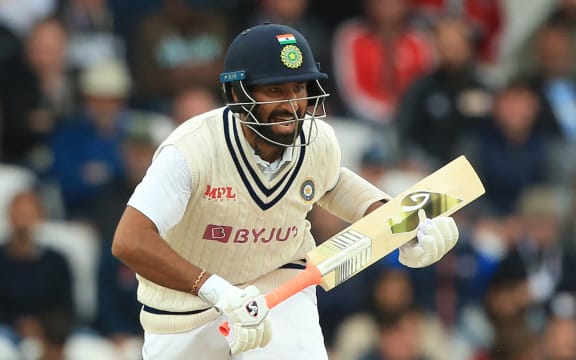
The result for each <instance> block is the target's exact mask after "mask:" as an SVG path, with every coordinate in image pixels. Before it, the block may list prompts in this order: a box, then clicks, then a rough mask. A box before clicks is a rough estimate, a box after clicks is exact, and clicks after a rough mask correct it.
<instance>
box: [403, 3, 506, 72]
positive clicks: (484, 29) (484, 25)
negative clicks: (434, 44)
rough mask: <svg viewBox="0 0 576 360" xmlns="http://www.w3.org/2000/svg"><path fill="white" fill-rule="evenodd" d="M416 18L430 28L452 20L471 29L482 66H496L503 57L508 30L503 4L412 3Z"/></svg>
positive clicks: (473, 44) (474, 46)
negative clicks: (449, 18)
mask: <svg viewBox="0 0 576 360" xmlns="http://www.w3.org/2000/svg"><path fill="white" fill-rule="evenodd" d="M411 3H412V6H414V9H415V10H414V12H415V14H416V16H417V17H418V18H419V19H420V21H423V22H424V23H425V24H427V25H428V26H434V25H433V24H435V23H437V22H438V21H439V20H440V19H442V18H444V17H446V16H450V17H455V18H459V19H461V20H462V21H463V22H464V23H465V24H466V25H467V27H469V28H470V29H471V31H470V32H471V40H472V46H473V49H474V53H475V54H477V55H476V59H477V60H478V62H479V63H480V64H494V63H495V62H496V61H497V60H498V58H499V55H500V40H501V35H502V32H503V30H504V28H505V25H506V24H505V19H504V10H505V9H504V8H503V6H502V2H501V1H499V0H456V1H453V0H411Z"/></svg>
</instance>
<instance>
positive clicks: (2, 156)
mask: <svg viewBox="0 0 576 360" xmlns="http://www.w3.org/2000/svg"><path fill="white" fill-rule="evenodd" d="M2 4H5V3H4V2H3V3H2ZM0 46H1V47H2V49H3V51H2V56H1V57H0V79H2V81H0V161H2V162H6V163H11V164H17V165H24V164H25V163H26V161H27V155H28V154H29V153H30V151H31V149H32V148H33V147H34V146H35V145H36V144H37V142H38V136H37V134H35V133H34V132H33V131H32V129H31V128H30V126H29V124H30V122H31V119H32V117H33V113H34V109H36V108H37V107H38V105H39V103H40V100H39V99H40V91H39V89H38V86H37V83H36V81H35V79H34V75H33V73H32V70H31V69H30V66H29V64H28V62H27V61H26V56H25V51H24V44H23V42H22V39H21V38H20V37H18V36H17V35H16V34H15V33H14V32H13V31H12V30H10V29H9V28H8V27H6V26H4V25H2V24H0Z"/></svg>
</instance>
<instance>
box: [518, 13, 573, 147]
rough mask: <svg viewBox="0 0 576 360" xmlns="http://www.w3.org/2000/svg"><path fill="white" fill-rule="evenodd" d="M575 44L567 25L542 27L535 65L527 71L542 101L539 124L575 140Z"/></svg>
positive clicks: (536, 43)
mask: <svg viewBox="0 0 576 360" xmlns="http://www.w3.org/2000/svg"><path fill="white" fill-rule="evenodd" d="M575 48H576V47H575V46H574V42H573V38H572V37H571V35H570V33H569V32H568V29H567V28H566V27H565V26H563V25H560V24H550V25H546V26H544V27H542V28H541V29H540V30H539V31H538V32H537V36H536V39H535V43H534V56H535V58H536V62H535V67H534V68H533V69H532V71H530V72H528V74H527V75H528V76H529V78H530V81H531V84H532V86H533V87H534V89H535V91H536V92H537V94H538V95H539V97H540V99H541V103H542V106H541V109H540V118H539V120H540V122H539V124H538V126H539V127H540V128H541V129H542V130H543V131H546V132H547V133H551V134H553V135H557V136H558V137H559V138H560V139H564V140H565V141H571V142H576V105H575V104H576V78H575V77H574V76H575V73H574V71H573V69H572V68H573V66H574V64H573V62H574V58H573V57H571V54H572V53H574V52H575V51H576V50H575Z"/></svg>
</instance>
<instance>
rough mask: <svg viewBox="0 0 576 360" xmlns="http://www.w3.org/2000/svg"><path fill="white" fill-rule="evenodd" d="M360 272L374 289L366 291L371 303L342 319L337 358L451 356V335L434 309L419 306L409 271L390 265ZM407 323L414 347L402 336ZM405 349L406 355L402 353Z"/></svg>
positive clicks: (455, 350) (339, 329)
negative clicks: (417, 306)
mask: <svg viewBox="0 0 576 360" xmlns="http://www.w3.org/2000/svg"><path fill="white" fill-rule="evenodd" d="M367 275H368V276H367ZM360 276H363V277H364V284H365V287H367V288H369V289H370V293H369V294H366V295H367V298H368V302H367V306H366V307H365V308H364V310H363V311H361V312H358V313H356V314H354V315H352V316H350V317H348V318H346V319H344V320H341V322H340V326H339V327H338V329H337V335H338V336H337V342H336V343H335V351H334V356H335V359H342V360H350V359H362V360H364V359H420V358H426V359H445V358H446V357H447V354H446V350H445V347H446V346H447V345H448V341H449V337H447V334H446V333H445V332H444V328H443V327H442V325H441V323H440V322H439V319H438V318H437V317H436V316H435V315H434V314H433V313H426V312H422V311H420V310H418V309H417V308H416V305H415V298H414V296H415V294H414V286H413V284H412V283H411V281H410V275H409V273H408V272H406V271H404V270H403V269H399V268H398V269H396V268H393V267H386V268H380V270H378V271H373V272H371V273H370V274H365V273H363V274H361V275H360ZM368 284H373V285H368ZM357 295H358V294H357ZM413 325H414V327H412V326H413ZM404 326H406V327H410V328H411V331H409V332H411V340H410V341H411V342H412V343H411V346H408V347H411V348H410V349H408V348H406V345H407V344H406V343H404V341H405V339H404V338H403V336H399V335H400V334H401V332H402V331H401V328H403V327H404ZM405 330H408V329H405ZM392 334H395V335H392ZM392 338H395V339H396V341H395V344H391V343H390V340H392ZM400 342H402V345H401V344H400ZM452 351H453V354H454V353H457V351H458V350H457V349H456V348H454V347H452ZM403 352H405V353H404V356H406V357H402V356H401V353H403ZM409 354H410V355H409Z"/></svg>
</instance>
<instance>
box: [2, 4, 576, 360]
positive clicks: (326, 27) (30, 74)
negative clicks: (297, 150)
mask: <svg viewBox="0 0 576 360" xmlns="http://www.w3.org/2000/svg"><path fill="white" fill-rule="evenodd" d="M264 21H272V22H278V23H283V24H287V25H290V26H293V27H294V28H296V29H298V30H300V32H301V33H302V34H303V35H304V36H305V37H306V38H307V39H308V41H309V42H310V44H311V46H312V48H313V50H314V53H315V56H316V60H317V61H318V62H319V63H320V66H321V67H322V70H323V71H324V72H327V73H328V74H329V75H330V79H329V80H328V82H327V83H326V84H324V85H325V88H326V90H327V91H328V92H329V93H330V94H331V97H330V98H329V100H328V114H329V116H328V118H327V121H328V122H330V123H331V124H332V125H333V126H334V128H335V130H336V134H337V136H338V137H339V140H340V141H341V145H342V149H343V159H342V161H343V165H345V166H347V167H349V168H351V169H353V170H355V171H357V172H359V173H360V174H362V175H363V176H365V177H366V179H368V180H370V181H371V182H373V183H374V184H376V185H377V186H379V187H381V188H382V189H383V190H385V191H387V192H388V193H390V194H392V195H396V194H398V193H400V192H402V191H403V190H405V189H407V188H408V187H409V186H410V185H412V184H413V183H415V182H417V181H418V180H419V179H421V178H422V177H424V176H425V175H427V174H429V173H430V172H432V171H434V170H435V169H437V168H439V167H440V166H442V165H444V164H445V163H447V162H449V161H450V160H452V159H454V158H456V157H457V156H458V155H461V154H465V155H466V156H467V157H468V159H469V160H470V161H471V162H472V164H473V165H474V167H475V168H476V169H477V171H478V173H479V175H480V177H481V179H482V180H483V183H484V185H485V187H486V194H485V195H484V196H483V197H482V198H481V199H479V200H478V201H476V202H474V203H473V204H471V205H469V206H468V207H466V208H464V209H463V210H461V211H459V212H458V213H457V214H455V215H454V216H455V217H456V220H457V223H458V225H459V229H460V241H459V242H458V244H457V246H456V248H455V249H454V250H453V251H451V252H450V253H449V254H448V255H447V256H445V258H443V259H442V260H441V261H440V262H438V263H437V264H435V265H433V266H431V267H428V268H424V269H408V268H405V267H403V266H401V265H400V264H399V263H398V262H397V255H396V254H391V255H390V256H388V257H386V258H385V259H383V260H382V261H380V262H378V263H376V264H374V265H372V266H371V268H370V269H369V270H367V271H364V272H362V273H361V274H359V275H357V276H355V277H354V278H352V279H351V280H349V281H348V282H346V283H344V284H343V285H341V286H340V287H338V288H336V289H334V290H332V291H330V292H328V293H327V292H324V291H323V290H322V289H319V290H318V305H319V310H320V316H321V323H322V327H323V329H324V332H325V339H326V346H327V347H328V348H329V350H330V356H331V360H500V359H502V360H520V359H522V360H531V359H535V360H539V359H543V360H574V359H576V255H575V250H576V246H575V245H576V196H575V194H576V161H575V160H574V155H575V154H576V0H361V1H346V0H332V1H329V0H314V1H312V0H289V1H288V0H211V1H206V0H3V1H0V360H12V359H14V360H20V359H24V360H31V359H39V360H40V359H41V360H63V359H66V360H100V359H102V360H104V359H105V360H137V359H140V358H141V355H140V345H141V342H142V336H143V334H142V331H141V328H140V325H139V320H138V316H139V310H140V305H139V304H138V302H137V299H136V285H137V283H136V278H135V276H134V274H133V273H132V272H131V271H130V270H129V269H128V268H126V267H125V266H123V265H122V264H121V263H120V262H118V261H117V260H116V259H115V258H114V257H113V256H112V255H111V253H110V245H111V241H112V236H113V232H114V229H115V226H116V223H117V221H118V220H119V217H120V214H121V213H122V211H123V209H124V207H125V204H126V201H127V199H128V197H129V196H130V194H131V192H132V190H133V189H134V187H135V186H136V184H138V182H139V181H140V179H141V178H142V176H143V174H144V173H145V170H146V168H147V166H148V165H149V163H150V161H151V157H152V155H153V153H154V151H155V149H156V147H157V146H158V145H159V143H160V142H161V141H162V139H163V138H164V136H166V135H167V134H168V133H169V132H170V131H171V130H172V129H174V128H175V127H176V126H178V124H180V123H182V122H183V121H186V120H187V119H189V118H190V117H192V116H194V115H195V114H199V113H202V112H204V111H207V110H210V109H212V108H215V107H219V106H222V105H223V103H222V100H221V97H220V89H219V85H218V78H219V77H218V75H219V72H220V71H221V68H222V63H223V58H224V56H225V52H226V48H227V46H228V44H229V43H230V41H231V40H232V39H233V38H234V36H235V35H236V34H237V33H239V32H240V31H241V30H243V29H245V28H246V27H248V26H251V25H255V24H260V23H262V22H264ZM310 221H311V223H312V230H313V232H314V234H315V236H316V238H317V240H318V241H319V242H321V241H324V240H326V239H328V238H329V237H330V236H331V235H333V234H335V233H337V232H338V231H339V230H341V229H342V228H344V227H345V226H347V224H345V223H343V222H342V221H340V220H339V219H336V218H335V217H333V216H332V215H330V214H329V213H327V212H325V211H324V210H322V209H320V208H314V209H313V211H312V212H311V213H310Z"/></svg>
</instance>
